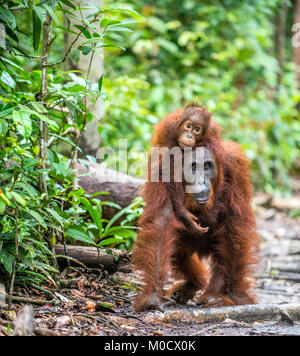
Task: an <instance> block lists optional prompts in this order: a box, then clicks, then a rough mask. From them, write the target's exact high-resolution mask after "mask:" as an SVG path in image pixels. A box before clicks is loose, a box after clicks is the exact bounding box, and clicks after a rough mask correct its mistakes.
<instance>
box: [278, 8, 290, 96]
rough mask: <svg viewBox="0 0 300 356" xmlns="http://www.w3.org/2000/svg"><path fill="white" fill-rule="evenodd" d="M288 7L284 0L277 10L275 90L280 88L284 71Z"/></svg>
mask: <svg viewBox="0 0 300 356" xmlns="http://www.w3.org/2000/svg"><path fill="white" fill-rule="evenodd" d="M288 8H289V7H288V2H287V1H284V3H283V4H282V7H281V9H280V12H279V22H278V29H277V55H278V64H279V72H278V75H277V91H279V90H280V87H281V82H282V73H283V71H284V50H285V24H286V16H287V12H288Z"/></svg>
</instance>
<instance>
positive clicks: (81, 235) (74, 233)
mask: <svg viewBox="0 0 300 356" xmlns="http://www.w3.org/2000/svg"><path fill="white" fill-rule="evenodd" d="M66 234H67V235H68V236H70V237H72V239H74V240H77V241H81V242H84V243H86V244H89V245H93V246H97V245H96V243H95V241H94V240H93V239H92V238H91V237H90V236H89V235H88V234H87V233H86V232H85V231H84V230H83V229H82V228H80V227H78V226H76V225H75V226H73V227H71V228H70V229H69V230H68V231H67V232H66Z"/></svg>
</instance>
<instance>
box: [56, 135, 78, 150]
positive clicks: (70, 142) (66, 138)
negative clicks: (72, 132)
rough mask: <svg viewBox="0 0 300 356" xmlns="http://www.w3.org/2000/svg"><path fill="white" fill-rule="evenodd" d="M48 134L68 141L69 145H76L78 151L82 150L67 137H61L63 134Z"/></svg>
mask: <svg viewBox="0 0 300 356" xmlns="http://www.w3.org/2000/svg"><path fill="white" fill-rule="evenodd" d="M49 135H50V136H54V137H56V138H58V139H59V140H62V141H64V142H66V143H68V144H69V145H71V146H73V147H76V148H77V149H78V151H79V152H82V150H81V148H80V147H78V146H76V144H75V143H74V142H73V141H72V140H71V139H70V138H69V137H63V136H59V135H56V134H53V133H50V134H49Z"/></svg>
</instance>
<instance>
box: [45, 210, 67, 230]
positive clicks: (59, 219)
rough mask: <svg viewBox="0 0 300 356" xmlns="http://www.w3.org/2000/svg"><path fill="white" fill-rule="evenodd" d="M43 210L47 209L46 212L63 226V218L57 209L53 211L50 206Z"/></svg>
mask: <svg viewBox="0 0 300 356" xmlns="http://www.w3.org/2000/svg"><path fill="white" fill-rule="evenodd" d="M45 210H47V211H48V213H49V214H50V215H52V216H53V217H54V219H55V220H56V221H57V222H58V223H59V224H60V225H62V226H63V224H64V220H63V218H62V217H61V216H60V215H59V214H58V212H57V211H55V210H54V209H51V208H46V209H45Z"/></svg>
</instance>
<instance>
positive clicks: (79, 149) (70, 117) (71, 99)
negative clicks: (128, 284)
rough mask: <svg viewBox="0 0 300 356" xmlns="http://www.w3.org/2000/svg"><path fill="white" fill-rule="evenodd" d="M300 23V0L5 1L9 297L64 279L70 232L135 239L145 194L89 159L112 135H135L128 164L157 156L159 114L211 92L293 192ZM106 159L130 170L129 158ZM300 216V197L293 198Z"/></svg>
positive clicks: (209, 102) (4, 195)
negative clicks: (83, 181)
mask: <svg viewBox="0 0 300 356" xmlns="http://www.w3.org/2000/svg"><path fill="white" fill-rule="evenodd" d="M297 23H300V1H286V0H275V1H274V0H253V1H243V0H241V1H235V0H213V1H205V0H186V1H179V0H157V1H155V2H152V1H149V0H133V1H130V0H128V1H120V2H119V1H111V0H92V1H86V2H85V1H75V0H61V1H58V0H41V1H40V0H5V1H0V25H1V27H0V31H1V36H0V37H1V38H0V47H1V48H0V145H1V151H0V188H1V190H0V224H1V227H0V230H1V232H0V282H1V283H3V285H4V286H5V288H6V292H7V294H8V305H9V307H10V308H9V309H11V307H12V304H13V302H14V300H15V301H16V300H17V299H16V298H18V297H17V296H16V288H21V287H22V288H29V286H30V287H33V288H35V290H36V291H40V293H46V292H45V290H46V291H47V285H48V284H50V285H52V287H53V288H58V285H59V281H60V279H61V277H60V272H59V264H58V262H57V259H58V258H59V257H60V258H62V256H61V255H60V256H58V254H57V252H56V251H55V246H56V245H57V244H58V243H60V244H63V245H65V246H66V245H67V244H72V245H74V244H75V245H77V244H81V245H88V246H93V247H96V248H97V249H98V251H102V250H105V251H106V253H108V254H109V253H112V252H111V251H112V250H111V249H113V248H118V249H120V250H130V249H131V247H132V244H133V242H134V240H135V238H136V227H135V226H136V219H137V218H138V217H139V216H140V214H141V212H142V209H143V203H142V200H141V199H139V198H137V199H135V200H134V201H133V202H132V203H131V202H130V204H129V205H128V204H127V206H126V207H124V206H122V205H120V204H118V202H114V201H111V200H110V199H109V198H108V195H107V192H106V191H101V192H96V191H93V192H92V193H91V192H90V191H88V190H87V189H85V188H84V187H83V186H80V184H79V181H78V172H77V168H76V167H77V164H80V165H82V166H85V167H86V166H88V165H89V164H96V163H97V160H96V157H95V155H96V153H97V150H98V149H99V148H100V147H111V148H113V149H114V150H115V151H118V149H119V141H120V139H127V143H128V146H127V155H128V159H129V162H130V163H134V162H139V164H140V166H141V167H143V166H146V165H147V156H145V155H144V151H145V150H146V151H147V150H149V148H150V140H151V136H152V128H153V125H154V124H155V123H157V122H158V121H159V120H160V119H162V118H163V117H164V116H165V115H166V114H167V113H169V112H171V111H173V110H175V109H177V108H180V107H182V106H184V105H185V104H187V103H189V102H192V101H197V102H200V103H203V104H205V105H206V106H207V107H208V109H209V110H210V111H212V112H213V113H214V118H215V119H216V121H218V123H220V125H221V126H222V128H223V138H224V139H231V140H234V141H236V142H238V143H240V145H241V146H242V148H243V150H244V152H245V154H246V155H247V157H248V158H249V159H250V160H251V161H252V162H253V164H252V177H251V178H252V182H253V186H254V189H255V192H256V193H259V194H262V195H263V196H264V194H267V195H268V196H272V197H279V198H281V197H285V199H287V201H289V200H293V197H294V196H295V194H297V192H298V193H299V174H300V160H299V146H300V120H299V116H300V112H299V110H300V70H299V65H300V38H299V40H298V35H297V33H298V31H299V30H300V25H299V27H298V26H297ZM141 161H142V162H141ZM106 164H107V166H108V167H110V168H117V169H120V170H121V171H122V172H124V173H125V174H127V173H131V172H128V167H127V166H126V165H124V162H123V160H121V159H120V160H118V161H117V167H115V166H114V165H113V163H112V162H110V160H109V159H108V160H107V161H106ZM136 173H137V176H138V177H140V178H142V177H144V171H143V169H138V170H137V172H136ZM83 175H84V174H83ZM107 208H111V209H114V211H115V214H114V215H113V216H109V217H108V216H106V215H105V213H104V212H105V209H107ZM299 214H300V213H299V208H298V206H297V204H294V205H293V206H292V208H289V209H288V216H289V218H291V219H297V218H298V217H299ZM294 221H296V220H294ZM64 258H65V259H66V262H67V263H69V262H70V261H71V262H74V260H75V259H74V258H72V257H71V256H64ZM75 262H76V261H75ZM49 293H50V295H51V292H49V290H48V295H49ZM25 294H26V293H25ZM52 297H53V295H52ZM20 298H21V297H20ZM21 301H22V300H21ZM102 308H107V309H109V308H110V306H109V304H106V305H104V306H103V305H102Z"/></svg>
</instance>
